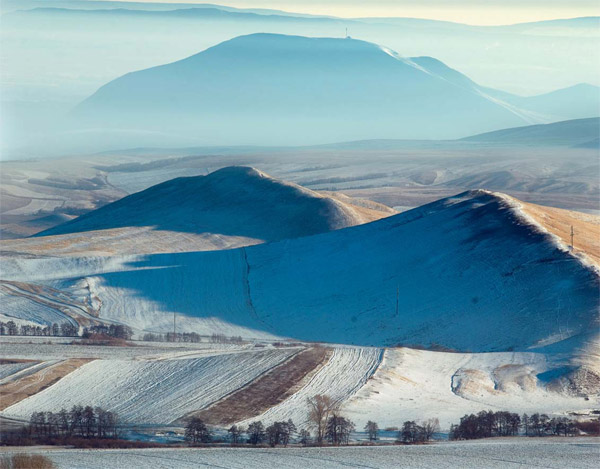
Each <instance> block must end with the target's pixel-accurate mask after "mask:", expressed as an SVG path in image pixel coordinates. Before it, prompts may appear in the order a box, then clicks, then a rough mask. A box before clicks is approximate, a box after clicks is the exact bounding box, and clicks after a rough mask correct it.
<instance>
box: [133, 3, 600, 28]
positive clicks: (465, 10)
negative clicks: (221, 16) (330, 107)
mask: <svg viewBox="0 0 600 469" xmlns="http://www.w3.org/2000/svg"><path fill="white" fill-rule="evenodd" d="M131 1H144V0H131ZM145 1H153V2H161V3H163V2H171V3H183V2H186V3H216V4H219V5H227V6H232V7H238V8H273V9H278V10H285V11H294V12H299V13H313V14H319V15H334V16H342V17H361V16H404V17H416V18H432V19H440V20H447V21H456V22H461V23H469V24H511V23H520V22H526V21H538V20H544V19H555V18H572V17H576V16H598V15H600V0H366V1H365V0H363V1H359V0H223V1H219V0H205V1H204V2H202V0H196V1H195V0H145Z"/></svg>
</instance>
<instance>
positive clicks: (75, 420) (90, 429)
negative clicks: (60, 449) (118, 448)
mask: <svg viewBox="0 0 600 469" xmlns="http://www.w3.org/2000/svg"><path fill="white" fill-rule="evenodd" d="M118 422H119V419H118V416H117V414H115V413H114V412H109V411H107V410H104V409H102V408H100V407H96V408H93V407H91V406H85V407H84V406H80V405H75V406H73V407H71V410H66V409H61V410H60V411H59V412H57V413H54V412H34V413H33V414H32V415H31V418H30V420H29V427H28V431H29V433H30V436H32V437H33V438H36V439H42V440H43V439H47V438H57V437H80V438H117V437H118Z"/></svg>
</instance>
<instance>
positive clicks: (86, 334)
mask: <svg viewBox="0 0 600 469" xmlns="http://www.w3.org/2000/svg"><path fill="white" fill-rule="evenodd" d="M98 335H101V336H108V337H114V338H115V339H125V340H129V339H131V338H132V337H133V331H132V330H131V327H129V326H125V325H123V324H110V325H108V326H107V325H105V324H99V325H96V326H90V327H84V328H83V334H82V337H83V338H84V339H88V338H92V337H94V336H98Z"/></svg>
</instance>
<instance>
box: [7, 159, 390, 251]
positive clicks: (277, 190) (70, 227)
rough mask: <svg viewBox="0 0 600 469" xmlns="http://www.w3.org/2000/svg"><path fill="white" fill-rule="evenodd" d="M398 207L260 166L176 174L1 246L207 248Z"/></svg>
mask: <svg viewBox="0 0 600 469" xmlns="http://www.w3.org/2000/svg"><path fill="white" fill-rule="evenodd" d="M394 213H396V212H395V211H394V210H392V209H390V208H389V207H386V206H383V205H381V204H377V203H374V202H370V201H361V200H355V199H352V198H350V197H345V196H343V195H342V194H333V193H329V194H327V195H323V194H320V193H317V192H314V191H311V190H309V189H306V188H304V187H301V186H298V185H297V184H293V183H288V182H284V181H280V180H277V179H274V178H272V177H270V176H269V175H267V174H265V173H263V172H261V171H258V170H256V169H254V168H248V167H241V166H232V167H226V168H223V169H220V170H218V171H215V172H213V173H210V174H208V175H207V176H194V177H184V178H177V179H173V180H170V181H167V182H164V183H162V184H158V185H156V186H153V187H150V188H149V189H147V190H144V191H141V192H138V193H135V194H132V195H130V196H127V197H124V198H123V199H120V200H118V201H116V202H113V203H111V204H108V205H106V206H104V207H102V208H100V209H98V210H94V211H92V212H89V213H87V214H85V215H82V216H80V217H79V218H76V219H74V220H72V221H69V222H67V223H64V224H61V225H58V226H56V227H54V228H51V229H49V230H46V231H44V232H42V233H38V235H36V237H34V238H30V239H26V240H14V241H5V242H4V243H3V251H4V252H7V251H11V252H18V253H25V252H26V253H29V254H31V255H41V256H46V255H49V254H50V255H53V256H56V255H74V254H79V255H82V254H83V255H110V254H121V253H122V254H137V253H156V252H177V251H204V250H214V249H227V248H232V247H239V246H246V245H251V244H258V243H262V242H271V241H278V240H281V239H286V238H296V237H300V236H308V235H312V234H317V233H323V232H326V231H330V230H336V229H340V228H345V227H348V226H353V225H358V224H362V223H366V222H369V221H372V220H376V219H379V218H382V217H386V216H389V215H392V214H394Z"/></svg>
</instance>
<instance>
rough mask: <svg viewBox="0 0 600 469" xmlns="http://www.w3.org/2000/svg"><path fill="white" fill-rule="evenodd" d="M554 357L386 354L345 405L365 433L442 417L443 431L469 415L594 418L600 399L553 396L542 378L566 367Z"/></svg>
mask: <svg viewBox="0 0 600 469" xmlns="http://www.w3.org/2000/svg"><path fill="white" fill-rule="evenodd" d="M549 357H550V356H549V355H545V354H540V353H525V352H520V353H519V352H516V353H515V352H503V353H479V354H470V353H446V352H431V351H426V350H414V349H408V348H401V349H386V351H385V354H384V359H383V362H382V364H381V366H380V367H379V369H378V370H377V372H376V373H375V374H374V375H373V377H372V378H371V379H370V380H368V381H367V382H366V385H365V386H363V387H362V388H361V389H360V391H358V393H356V394H355V395H354V397H353V398H351V399H350V400H348V401H347V402H346V403H345V405H344V411H345V412H346V413H347V414H348V416H349V417H350V418H351V419H352V420H353V421H354V422H355V423H356V424H357V428H362V426H364V424H365V423H366V422H367V421H368V420H374V421H376V422H377V423H378V424H379V426H380V427H381V428H384V427H387V426H400V425H401V424H402V422H404V421H406V420H425V419H427V418H431V417H437V418H439V420H440V424H441V426H442V428H443V429H448V428H449V427H450V424H452V423H458V421H459V419H460V417H461V416H462V415H464V414H466V413H477V412H479V411H480V410H488V409H492V410H496V411H499V410H509V411H511V412H518V413H520V414H521V413H523V412H526V413H530V414H531V413H535V412H545V413H548V414H550V415H564V414H566V413H567V412H570V411H579V412H583V413H588V412H590V411H591V410H593V409H597V408H598V407H599V406H600V399H599V398H598V396H597V395H596V396H589V398H588V400H586V399H585V398H584V397H583V396H576V395H573V394H569V393H561V392H551V391H548V390H547V389H546V388H545V387H544V385H545V384H546V383H544V382H543V381H542V380H541V379H539V377H538V375H542V376H543V373H544V372H545V371H546V370H547V369H549V368H551V367H556V366H560V365H559V364H557V363H551V362H550V360H549Z"/></svg>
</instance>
